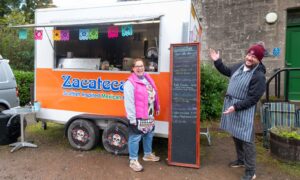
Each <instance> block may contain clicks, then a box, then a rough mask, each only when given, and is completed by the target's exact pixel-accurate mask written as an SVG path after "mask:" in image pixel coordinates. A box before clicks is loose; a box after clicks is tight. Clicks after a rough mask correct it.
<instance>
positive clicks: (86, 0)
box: [53, 0, 117, 7]
mask: <svg viewBox="0 0 300 180" xmlns="http://www.w3.org/2000/svg"><path fill="white" fill-rule="evenodd" d="M116 1H117V0H53V4H55V5H56V6H58V7H74V6H81V7H83V6H89V5H95V4H103V3H111V2H116Z"/></svg>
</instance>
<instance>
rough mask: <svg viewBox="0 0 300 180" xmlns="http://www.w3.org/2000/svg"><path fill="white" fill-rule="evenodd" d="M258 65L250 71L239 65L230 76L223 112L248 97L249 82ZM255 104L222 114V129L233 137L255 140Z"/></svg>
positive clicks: (249, 140)
mask: <svg viewBox="0 0 300 180" xmlns="http://www.w3.org/2000/svg"><path fill="white" fill-rule="evenodd" d="M257 67H258V65H257V66H256V67H255V68H253V69H252V70H249V71H243V68H244V65H242V66H241V67H239V68H238V69H237V70H236V71H235V72H234V74H233V75H232V77H231V78H230V81H229V85H228V89H227V93H226V96H225V99H224V106H223V112H224V111H225V110H226V109H228V108H229V107H230V106H232V105H233V104H234V103H236V102H239V101H241V100H244V99H246V97H247V93H248V90H249V83H250V80H251V78H252V76H253V73H254V71H255V70H256V68H257ZM255 106H256V105H253V106H251V107H250V108H248V109H245V110H241V111H235V112H233V113H229V114H222V117H221V129H224V130H225V131H228V132H229V133H231V134H232V136H233V137H236V138H238V139H241V140H243V141H246V142H251V141H253V137H252V133H253V130H254V129H253V123H254V122H253V121H254V115H255Z"/></svg>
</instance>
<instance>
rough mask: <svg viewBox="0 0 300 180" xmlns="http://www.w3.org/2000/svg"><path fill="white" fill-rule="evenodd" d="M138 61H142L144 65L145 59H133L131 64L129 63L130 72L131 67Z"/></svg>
mask: <svg viewBox="0 0 300 180" xmlns="http://www.w3.org/2000/svg"><path fill="white" fill-rule="evenodd" d="M138 61H142V62H143V65H145V61H144V60H143V59H142V58H135V59H133V61H132V64H131V72H133V70H132V68H134V66H135V63H136V62H138Z"/></svg>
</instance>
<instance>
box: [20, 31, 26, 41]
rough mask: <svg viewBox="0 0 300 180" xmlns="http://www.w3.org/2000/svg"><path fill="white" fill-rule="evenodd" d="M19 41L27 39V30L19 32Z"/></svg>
mask: <svg viewBox="0 0 300 180" xmlns="http://www.w3.org/2000/svg"><path fill="white" fill-rule="evenodd" d="M19 39H21V40H24V39H27V30H26V29H20V30H19Z"/></svg>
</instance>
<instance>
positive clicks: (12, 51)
mask: <svg viewBox="0 0 300 180" xmlns="http://www.w3.org/2000/svg"><path fill="white" fill-rule="evenodd" d="M4 22H5V24H9V25H16V24H25V16H24V13H23V12H20V11H17V10H14V11H12V12H11V13H10V14H9V15H6V18H5V21H4ZM18 31H19V29H15V28H10V27H2V28H1V29H0V37H1V38H0V54H1V55H2V56H3V57H4V58H7V59H9V60H10V65H11V66H12V68H13V69H18V70H25V71H32V70H33V62H34V40H33V30H32V29H28V38H27V39H26V40H20V39H18Z"/></svg>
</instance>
